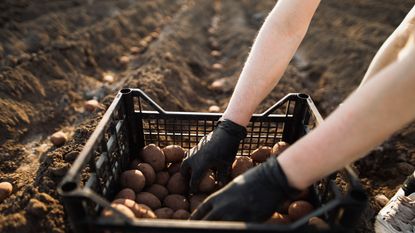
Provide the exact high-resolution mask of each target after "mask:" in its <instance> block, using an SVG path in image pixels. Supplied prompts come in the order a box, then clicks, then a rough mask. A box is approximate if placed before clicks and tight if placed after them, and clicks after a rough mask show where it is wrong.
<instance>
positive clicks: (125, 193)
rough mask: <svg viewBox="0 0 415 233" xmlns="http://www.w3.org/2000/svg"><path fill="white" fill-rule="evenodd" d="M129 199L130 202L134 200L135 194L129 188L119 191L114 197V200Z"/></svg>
mask: <svg viewBox="0 0 415 233" xmlns="http://www.w3.org/2000/svg"><path fill="white" fill-rule="evenodd" d="M120 198H123V199H130V200H133V201H134V200H135V192H134V190H132V189H130V188H125V189H123V190H121V191H120V192H119V193H118V194H117V195H116V196H115V199H120Z"/></svg>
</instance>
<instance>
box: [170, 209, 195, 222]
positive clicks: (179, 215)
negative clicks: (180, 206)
mask: <svg viewBox="0 0 415 233" xmlns="http://www.w3.org/2000/svg"><path fill="white" fill-rule="evenodd" d="M189 217H190V213H189V212H188V211H187V210H176V211H175V212H174V214H173V216H171V218H172V219H182V220H186V219H189Z"/></svg>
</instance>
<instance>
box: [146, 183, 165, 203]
mask: <svg viewBox="0 0 415 233" xmlns="http://www.w3.org/2000/svg"><path fill="white" fill-rule="evenodd" d="M146 191H147V192H149V193H152V194H153V195H154V196H156V197H157V198H158V199H159V200H163V199H164V198H165V197H166V196H167V195H169V191H168V190H167V188H166V187H164V186H162V185H159V184H153V185H151V186H150V187H149V188H147V189H146Z"/></svg>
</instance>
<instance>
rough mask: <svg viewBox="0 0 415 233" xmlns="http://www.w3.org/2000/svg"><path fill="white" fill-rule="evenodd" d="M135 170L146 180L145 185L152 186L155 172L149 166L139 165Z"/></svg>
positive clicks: (145, 164)
mask: <svg viewBox="0 0 415 233" xmlns="http://www.w3.org/2000/svg"><path fill="white" fill-rule="evenodd" d="M136 169H137V170H139V171H141V172H142V173H143V175H144V177H145V178H146V185H152V184H153V183H154V181H155V180H156V172H155V171H154V169H153V167H152V166H151V165H150V164H148V163H139V164H138V165H137V168H136Z"/></svg>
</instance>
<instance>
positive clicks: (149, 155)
mask: <svg viewBox="0 0 415 233" xmlns="http://www.w3.org/2000/svg"><path fill="white" fill-rule="evenodd" d="M140 158H141V159H142V160H143V161H144V162H146V163H148V164H150V165H151V166H152V167H153V168H154V170H155V171H156V172H158V171H161V170H163V169H164V168H165V167H166V158H165V156H164V153H163V151H162V150H161V149H160V148H159V147H158V146H156V145H154V144H149V145H147V146H145V147H144V148H143V150H141V152H140Z"/></svg>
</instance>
